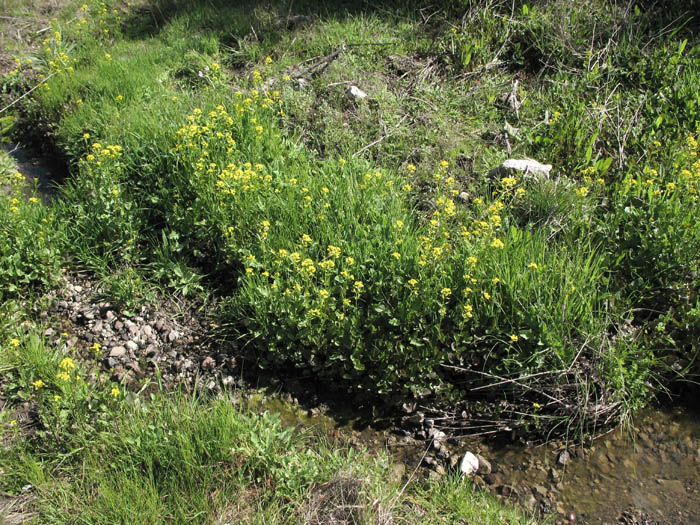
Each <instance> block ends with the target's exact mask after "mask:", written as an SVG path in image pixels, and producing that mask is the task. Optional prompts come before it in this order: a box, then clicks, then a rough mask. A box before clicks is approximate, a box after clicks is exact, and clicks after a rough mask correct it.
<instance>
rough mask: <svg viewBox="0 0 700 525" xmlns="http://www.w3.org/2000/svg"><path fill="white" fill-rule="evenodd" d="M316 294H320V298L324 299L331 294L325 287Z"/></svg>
mask: <svg viewBox="0 0 700 525" xmlns="http://www.w3.org/2000/svg"><path fill="white" fill-rule="evenodd" d="M318 295H320V296H321V300H326V299H328V298H329V297H330V295H331V294H330V293H329V292H328V290H326V289H325V288H321V290H320V291H319V292H318Z"/></svg>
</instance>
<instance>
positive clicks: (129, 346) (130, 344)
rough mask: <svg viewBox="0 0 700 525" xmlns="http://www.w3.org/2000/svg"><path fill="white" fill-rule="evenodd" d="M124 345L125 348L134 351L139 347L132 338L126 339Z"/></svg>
mask: <svg viewBox="0 0 700 525" xmlns="http://www.w3.org/2000/svg"><path fill="white" fill-rule="evenodd" d="M124 346H126V348H127V350H130V351H132V352H136V351H137V350H138V349H139V345H138V344H136V343H135V342H134V341H132V340H129V341H127V342H126V344H125V345H124Z"/></svg>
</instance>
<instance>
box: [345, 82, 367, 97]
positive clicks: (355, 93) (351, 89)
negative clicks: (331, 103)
mask: <svg viewBox="0 0 700 525" xmlns="http://www.w3.org/2000/svg"><path fill="white" fill-rule="evenodd" d="M345 93H346V94H347V96H348V97H350V98H351V99H354V100H362V99H363V98H367V93H365V92H364V91H362V90H361V89H360V88H359V87H357V86H353V85H350V86H348V87H347V89H346V90H345Z"/></svg>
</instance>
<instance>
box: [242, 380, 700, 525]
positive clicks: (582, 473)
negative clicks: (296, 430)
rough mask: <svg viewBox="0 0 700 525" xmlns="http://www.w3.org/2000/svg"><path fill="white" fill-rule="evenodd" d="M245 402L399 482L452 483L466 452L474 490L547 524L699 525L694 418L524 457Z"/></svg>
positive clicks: (528, 451) (644, 425)
mask: <svg viewBox="0 0 700 525" xmlns="http://www.w3.org/2000/svg"><path fill="white" fill-rule="evenodd" d="M247 399H248V402H247V405H248V406H249V407H251V408H254V409H257V410H260V411H263V410H269V411H271V412H276V413H278V414H280V416H281V418H282V420H283V421H285V422H286V423H288V424H291V425H295V426H298V427H301V428H306V429H308V428H316V429H318V430H320V431H322V432H330V433H331V434H334V433H335V434H337V433H338V432H340V433H342V434H344V435H346V436H347V437H348V440H349V442H350V443H351V444H355V445H358V446H364V447H367V448H369V449H370V450H386V451H388V452H389V453H390V454H391V455H392V457H393V458H394V460H395V461H397V467H396V468H395V469H394V474H395V475H397V476H402V477H404V478H406V477H407V476H411V475H417V476H420V477H428V478H438V477H440V476H443V475H448V474H449V473H450V472H452V473H454V474H458V473H459V462H460V461H461V458H462V457H463V455H464V453H465V452H467V451H470V452H472V453H473V454H475V455H476V456H477V457H478V458H479V462H480V467H479V471H478V473H477V474H476V475H473V476H472V477H471V480H472V482H473V483H474V484H475V485H477V486H479V487H480V488H481V489H482V490H488V491H490V492H492V493H493V494H495V495H497V496H498V497H499V498H502V499H504V500H508V501H510V502H513V503H517V504H519V505H521V506H522V507H523V508H524V509H526V510H527V511H530V512H532V513H535V514H537V515H539V516H541V517H546V516H549V517H551V518H552V519H553V521H554V522H555V523H572V522H576V523H624V524H681V523H683V524H694V523H700V414H698V413H694V412H691V411H689V410H688V409H686V408H656V409H646V410H644V411H642V412H640V413H639V414H637V416H636V417H635V418H634V421H633V423H632V427H631V428H618V429H616V430H614V431H612V432H609V433H607V434H606V435H604V436H601V437H599V438H597V439H594V440H593V441H592V443H590V444H589V445H586V446H580V445H575V444H571V443H569V444H565V443H562V442H551V443H548V444H546V445H541V446H536V447H530V446H526V445H524V444H515V443H511V444H503V443H499V442H497V441H495V440H492V439H491V440H488V439H486V438H478V437H473V438H460V439H455V438H451V437H447V436H444V438H443V439H440V440H438V439H437V437H436V436H434V439H429V440H423V439H416V438H414V437H412V436H407V435H397V434H396V433H392V432H386V431H385V432H381V431H376V430H373V429H371V428H370V427H365V428H362V429H357V428H353V424H352V423H347V422H346V423H343V424H340V423H338V422H337V421H335V420H333V419H332V418H330V417H328V416H327V415H323V414H320V413H319V411H318V409H311V410H310V411H309V410H305V409H302V408H300V407H299V406H298V405H296V404H294V402H293V401H292V402H291V403H290V402H289V400H287V401H285V400H283V399H281V398H280V397H279V396H277V397H275V396H273V397H269V396H266V395H264V394H260V393H248V394H247ZM416 467H418V469H416Z"/></svg>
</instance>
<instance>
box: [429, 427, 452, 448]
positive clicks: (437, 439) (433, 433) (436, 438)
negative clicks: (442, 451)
mask: <svg viewBox="0 0 700 525" xmlns="http://www.w3.org/2000/svg"><path fill="white" fill-rule="evenodd" d="M428 437H431V438H433V442H434V443H435V444H441V443H442V442H443V441H445V440H446V439H447V434H445V433H444V432H443V431H442V430H438V429H437V428H434V427H433V428H431V429H430V430H428ZM436 448H439V447H436Z"/></svg>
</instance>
